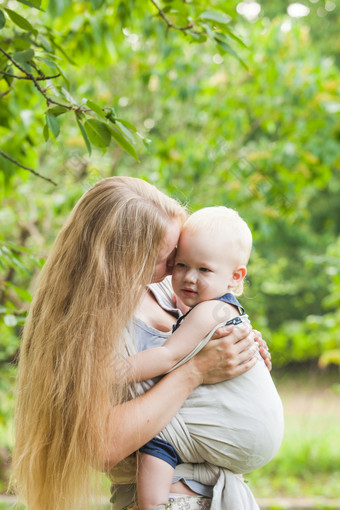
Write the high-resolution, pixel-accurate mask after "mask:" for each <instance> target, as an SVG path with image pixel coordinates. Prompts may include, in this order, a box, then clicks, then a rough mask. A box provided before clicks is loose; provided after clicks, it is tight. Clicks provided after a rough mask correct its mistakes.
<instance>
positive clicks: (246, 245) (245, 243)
mask: <svg viewBox="0 0 340 510" xmlns="http://www.w3.org/2000/svg"><path fill="white" fill-rule="evenodd" d="M183 230H185V231H188V230H189V231H191V232H193V233H195V232H201V231H202V230H204V231H205V232H211V233H212V234H217V235H218V236H220V237H221V243H223V242H224V243H225V245H227V249H226V257H233V258H234V262H235V267H236V266H246V265H247V264H248V261H249V257H250V252H251V248H252V234H251V231H250V229H249V227H248V225H247V223H246V222H245V221H244V220H243V219H242V218H241V216H240V215H239V213H238V212H237V211H235V210H234V209H230V208H228V207H224V206H214V207H204V208H203V209H199V210H198V211H196V212H194V213H193V214H192V215H191V216H189V218H188V219H187V220H186V222H185V223H184V226H183ZM232 292H233V294H235V295H236V296H240V295H241V294H242V292H243V280H242V282H241V283H240V284H239V285H238V286H237V287H235V288H234V289H233V290H232Z"/></svg>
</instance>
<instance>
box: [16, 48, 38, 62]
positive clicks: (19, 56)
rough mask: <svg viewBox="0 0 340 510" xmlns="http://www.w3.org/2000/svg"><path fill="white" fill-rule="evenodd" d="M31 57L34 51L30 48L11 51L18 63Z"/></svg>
mask: <svg viewBox="0 0 340 510" xmlns="http://www.w3.org/2000/svg"><path fill="white" fill-rule="evenodd" d="M33 57H34V51H33V50H32V49H31V48H30V49H28V50H24V51H15V52H14V53H13V58H14V60H15V61H16V62H19V63H20V64H24V63H25V62H28V60H32V58H33Z"/></svg>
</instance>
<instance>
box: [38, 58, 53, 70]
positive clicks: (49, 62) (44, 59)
mask: <svg viewBox="0 0 340 510" xmlns="http://www.w3.org/2000/svg"><path fill="white" fill-rule="evenodd" d="M36 59H37V60H40V61H41V62H43V63H44V64H46V65H47V66H48V67H50V68H51V69H57V66H56V64H55V63H54V62H53V61H52V60H49V59H48V58H44V57H36Z"/></svg>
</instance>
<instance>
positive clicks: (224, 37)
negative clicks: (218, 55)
mask: <svg viewBox="0 0 340 510" xmlns="http://www.w3.org/2000/svg"><path fill="white" fill-rule="evenodd" d="M223 30H224V31H225V32H226V33H224V34H222V33H221V32H215V39H218V40H219V41H222V42H226V43H227V44H228V40H227V38H228V37H230V38H232V39H234V40H235V41H237V42H238V43H239V44H240V45H241V46H243V48H247V49H248V46H247V45H246V44H245V43H244V42H243V41H242V39H240V38H239V37H237V35H235V34H234V32H233V31H232V30H230V28H229V27H223Z"/></svg>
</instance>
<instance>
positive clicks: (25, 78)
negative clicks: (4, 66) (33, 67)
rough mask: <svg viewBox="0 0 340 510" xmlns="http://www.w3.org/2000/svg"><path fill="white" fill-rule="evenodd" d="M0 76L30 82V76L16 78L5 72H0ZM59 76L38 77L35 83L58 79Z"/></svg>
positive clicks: (14, 75)
mask: <svg viewBox="0 0 340 510" xmlns="http://www.w3.org/2000/svg"><path fill="white" fill-rule="evenodd" d="M0 74H3V75H4V76H8V77H9V78H15V79H16V80H32V78H31V76H29V75H27V76H17V75H16V74H11V73H7V72H6V71H1V70H0ZM59 76H61V74H60V73H59V74H55V75H54V76H43V77H39V78H36V80H37V81H42V80H52V79H53V78H59Z"/></svg>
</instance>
